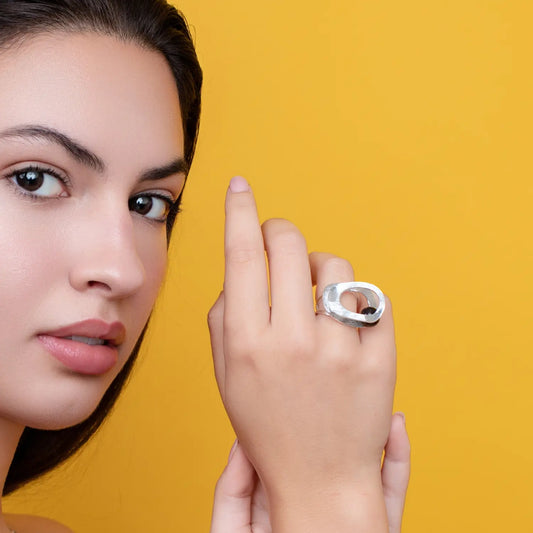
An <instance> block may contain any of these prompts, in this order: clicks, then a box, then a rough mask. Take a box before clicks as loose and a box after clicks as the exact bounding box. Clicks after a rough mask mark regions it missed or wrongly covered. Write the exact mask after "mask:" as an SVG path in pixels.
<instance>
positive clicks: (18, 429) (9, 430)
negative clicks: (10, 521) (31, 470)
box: [0, 418, 24, 533]
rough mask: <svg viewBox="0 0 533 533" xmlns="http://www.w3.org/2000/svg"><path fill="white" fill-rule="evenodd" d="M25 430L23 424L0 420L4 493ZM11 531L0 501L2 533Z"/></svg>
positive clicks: (1, 478)
mask: <svg viewBox="0 0 533 533" xmlns="http://www.w3.org/2000/svg"><path fill="white" fill-rule="evenodd" d="M23 430H24V426H22V425H21V424H18V423H15V422H12V421H10V420H6V419H4V418H0V482H1V486H2V491H3V488H4V485H5V482H6V478H7V473H8V471H9V467H10V466H11V462H12V461H13V456H14V455H15V450H16V449H17V444H18V442H19V439H20V436H21V435H22V431H23ZM9 531H11V530H10V529H9V528H8V527H7V526H6V524H5V522H4V516H3V512H2V500H1V499H0V533H4V532H5V533H8V532H9Z"/></svg>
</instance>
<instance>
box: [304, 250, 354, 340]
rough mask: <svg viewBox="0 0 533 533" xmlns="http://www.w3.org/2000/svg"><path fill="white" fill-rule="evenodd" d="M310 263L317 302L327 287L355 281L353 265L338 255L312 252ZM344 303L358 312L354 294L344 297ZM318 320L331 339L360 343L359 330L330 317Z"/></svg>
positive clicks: (322, 317)
mask: <svg viewBox="0 0 533 533" xmlns="http://www.w3.org/2000/svg"><path fill="white" fill-rule="evenodd" d="M309 263H310V265H311V276H312V282H313V284H315V285H316V297H317V301H318V299H319V298H321V297H322V293H323V292H324V289H325V288H326V286H327V285H330V284H331V283H343V282H346V281H353V280H354V271H353V267H352V265H351V264H350V263H349V262H348V261H346V260H345V259H342V258H341V257H338V256H336V255H333V254H328V253H323V252H311V253H310V254H309ZM342 303H343V305H344V306H345V307H346V308H347V309H350V310H352V311H356V310H357V299H356V296H355V295H353V294H349V293H348V294H345V295H343V299H342ZM319 305H322V304H319ZM317 320H320V321H321V323H322V324H323V326H322V327H323V328H324V330H325V332H326V335H327V336H328V337H329V338H331V339H338V340H340V341H341V342H342V341H344V340H346V339H347V338H349V339H351V340H353V341H356V342H359V334H358V332H357V328H351V327H349V326H346V325H345V324H341V323H340V322H337V321H336V320H335V319H333V318H331V317H329V316H324V315H318V316H317Z"/></svg>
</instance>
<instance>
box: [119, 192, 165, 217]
mask: <svg viewBox="0 0 533 533" xmlns="http://www.w3.org/2000/svg"><path fill="white" fill-rule="evenodd" d="M170 204H171V200H170V199H168V198H160V197H159V196H155V195H151V194H146V195H143V196H134V197H133V198H130V201H129V208H130V211H135V213H139V214H140V215H143V216H145V217H146V218H151V219H153V220H157V221H159V222H164V221H165V219H166V218H167V215H168V212H169V211H170Z"/></svg>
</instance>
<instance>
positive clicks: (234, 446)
mask: <svg viewBox="0 0 533 533" xmlns="http://www.w3.org/2000/svg"><path fill="white" fill-rule="evenodd" d="M238 444H239V439H235V442H234V443H233V446H232V447H231V450H230V452H229V457H228V463H229V462H230V461H231V458H232V457H233V455H234V454H235V450H236V449H237V445H238Z"/></svg>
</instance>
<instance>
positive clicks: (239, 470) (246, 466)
mask: <svg viewBox="0 0 533 533" xmlns="http://www.w3.org/2000/svg"><path fill="white" fill-rule="evenodd" d="M256 482H257V474H256V473H255V470H254V468H253V466H252V465H251V463H250V462H249V461H248V459H247V458H246V455H245V454H244V451H243V449H242V447H241V446H240V444H239V443H238V441H235V444H234V445H233V448H232V451H231V453H230V457H229V459H228V464H227V465H226V468H225V469H224V472H222V475H221V476H220V478H219V480H218V482H217V485H216V488H215V498H214V502H213V516H212V519H211V533H234V532H235V531H243V532H244V531H250V522H251V505H252V496H253V493H254V487H255V484H256Z"/></svg>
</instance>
